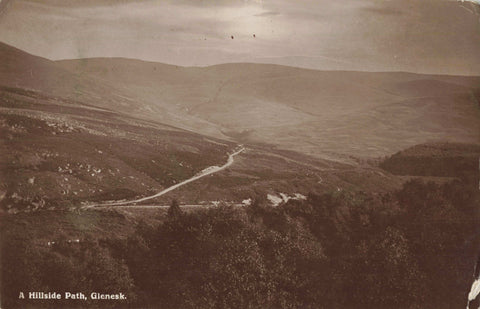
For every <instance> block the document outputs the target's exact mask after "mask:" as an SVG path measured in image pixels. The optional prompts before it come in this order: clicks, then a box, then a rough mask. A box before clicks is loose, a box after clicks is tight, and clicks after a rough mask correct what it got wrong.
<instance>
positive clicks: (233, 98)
mask: <svg viewBox="0 0 480 309" xmlns="http://www.w3.org/2000/svg"><path fill="white" fill-rule="evenodd" d="M57 63H58V65H59V66H61V67H62V68H64V69H66V70H69V71H71V72H74V73H75V74H77V75H80V76H91V77H92V78H95V79H96V80H98V81H99V82H102V83H106V84H108V85H110V86H112V87H117V88H119V89H122V91H124V92H125V93H128V96H129V97H135V98H137V99H139V100H140V101H141V102H142V103H143V104H146V105H145V108H158V107H161V108H163V109H165V110H168V111H169V112H170V113H171V114H175V115H177V116H178V117H179V118H180V119H181V118H182V117H191V118H195V119H201V120H203V121H206V122H208V123H210V124H212V125H214V126H216V127H217V128H218V129H219V130H221V131H222V132H223V133H224V134H226V135H229V136H231V137H232V138H233V139H236V140H242V141H244V142H258V143H270V144H275V145H277V146H280V147H282V148H285V149H292V150H296V151H301V152H304V153H307V154H310V155H315V156H318V157H323V158H328V159H338V158H339V156H338V154H343V155H350V154H352V153H354V154H355V155H358V156H365V157H372V156H378V155H385V154H388V153H392V152H395V151H398V150H400V149H404V148H406V147H409V146H412V145H415V144H419V143H424V142H427V141H441V140H457V141H463V142H476V141H478V140H480V107H479V104H478V98H479V93H480V91H479V89H480V78H479V77H463V76H437V75H420V74H411V73H402V72H399V73H366V72H347V71H315V70H307V69H299V68H293V67H285V66H279V65H266V64H224V65H216V66H211V67H205V68H198V67H190V68H188V67H177V66H171V65H165V64H160V63H153V62H144V61H138V60H131V59H121V58H113V59H103V58H97V59H80V60H66V61H59V62H57ZM195 129H196V130H199V131H200V132H202V131H203V129H202V128H201V127H195Z"/></svg>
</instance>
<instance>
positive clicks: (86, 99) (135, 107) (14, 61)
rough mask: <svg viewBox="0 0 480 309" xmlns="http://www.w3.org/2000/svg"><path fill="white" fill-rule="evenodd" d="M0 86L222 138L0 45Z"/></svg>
mask: <svg viewBox="0 0 480 309" xmlns="http://www.w3.org/2000/svg"><path fill="white" fill-rule="evenodd" d="M0 59H2V61H1V63H0V86H6V87H11V88H17V89H26V90H33V91H36V92H38V93H43V94H46V95H48V96H52V97H58V98H59V99H60V98H61V100H59V102H60V101H65V100H70V101H72V100H73V101H77V102H78V101H79V102H82V103H86V104H90V105H93V106H96V107H101V108H107V109H111V110H115V111H117V112H120V113H123V114H127V115H134V116H135V117H137V118H140V119H147V120H154V121H160V122H162V123H166V124H170V125H174V126H176V127H180V128H184V129H191V130H194V131H198V130H197V129H198V128H202V132H203V133H204V134H208V135H210V136H216V137H223V138H225V136H224V135H223V134H221V132H220V131H219V130H218V129H217V127H216V126H215V125H212V124H210V123H208V122H207V121H204V120H202V119H199V118H196V117H189V116H188V115H181V117H178V116H177V115H175V114H171V113H169V112H168V110H166V109H165V108H164V107H162V106H161V105H159V104H149V103H144V102H142V99H143V96H137V95H135V96H133V97H132V96H130V95H129V94H130V93H131V92H127V91H124V89H123V88H124V87H123V86H122V85H115V84H112V83H107V82H102V81H99V80H98V79H94V78H92V77H91V76H88V75H87V76H86V75H84V74H77V73H76V72H70V71H69V70H65V69H64V68H62V67H61V66H59V65H58V64H57V63H55V62H53V61H50V60H48V59H44V58H41V57H37V56H33V55H30V54H28V53H26V52H24V51H21V50H19V49H16V48H14V47H12V46H9V45H7V44H4V43H1V42H0Z"/></svg>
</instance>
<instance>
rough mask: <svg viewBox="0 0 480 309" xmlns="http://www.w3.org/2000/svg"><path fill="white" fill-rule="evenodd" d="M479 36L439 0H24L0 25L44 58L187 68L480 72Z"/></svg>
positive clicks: (3, 36) (2, 34)
mask: <svg viewBox="0 0 480 309" xmlns="http://www.w3.org/2000/svg"><path fill="white" fill-rule="evenodd" d="M67 3H68V5H67ZM478 29H479V23H478V18H477V17H476V16H474V15H473V14H470V13H469V12H468V11H467V10H465V9H463V8H462V4H461V3H458V2H456V1H443V0H391V1H380V0H342V1H330V0H328V1H327V0H315V1H314V0H298V1H288V0H275V1H272V0H263V1H241V0H238V1H237V0H235V1H234V0H226V1H208V3H205V4H203V2H202V1H194V0H181V1H180V2H178V1H167V0H144V1H121V0H95V1H94V0H81V1H80V0H69V1H66V0H42V1H40V0H30V1H25V0H24V1H15V2H13V3H12V5H11V9H9V12H8V14H5V16H4V18H2V19H0V40H1V41H4V42H6V43H8V44H12V45H14V46H16V47H19V48H21V49H24V50H26V51H29V52H31V53H33V54H38V55H41V56H45V57H47V58H51V59H65V58H80V57H96V56H104V57H117V56H118V57H129V58H140V59H144V60H150V61H158V62H166V63H172V64H177V65H186V66H191V65H211V64H216V63H224V62H248V61H257V60H258V59H274V60H272V61H273V62H275V63H282V61H284V62H283V63H285V64H291V63H296V64H298V65H301V66H306V67H310V68H316V69H344V70H348V69H356V70H373V71H392V70H400V71H417V72H435V73H439V72H440V73H449V74H480V59H479V58H478V55H479V54H480V38H479V35H478ZM253 34H255V38H254V37H253ZM232 35H233V36H234V37H235V39H234V40H232V39H230V36H232ZM292 59H295V60H294V61H293V60H292ZM292 61H293V62H292Z"/></svg>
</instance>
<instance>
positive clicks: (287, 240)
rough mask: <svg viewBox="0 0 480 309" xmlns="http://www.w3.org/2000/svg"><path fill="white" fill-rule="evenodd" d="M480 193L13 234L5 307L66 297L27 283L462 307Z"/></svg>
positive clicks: (234, 303)
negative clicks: (34, 296) (122, 233)
mask: <svg viewBox="0 0 480 309" xmlns="http://www.w3.org/2000/svg"><path fill="white" fill-rule="evenodd" d="M478 205H479V196H478V191H474V190H471V189H470V188H469V187H467V186H465V185H464V183H462V182H460V181H455V182H451V183H448V184H445V185H438V184H434V183H423V182H420V181H410V182H408V183H406V184H405V185H404V187H403V188H402V189H401V190H399V191H398V192H395V193H394V194H387V195H383V196H378V195H371V194H365V193H344V192H335V193H332V194H324V195H314V194H311V195H310V196H309V197H308V199H307V200H306V201H291V202H289V203H287V204H284V205H282V206H279V207H275V208H272V207H267V206H265V205H264V203H263V202H262V201H261V200H256V201H254V203H253V204H252V205H251V206H249V207H247V208H246V209H241V208H233V207H228V206H220V207H217V208H211V209H202V210H198V211H193V212H184V211H182V210H181V209H180V207H178V204H177V203H176V202H175V201H173V202H172V205H171V207H170V209H169V211H168V213H167V215H166V217H165V219H164V220H163V222H162V223H161V224H159V225H157V226H151V225H147V224H144V223H141V224H139V225H138V226H137V228H136V230H135V232H133V233H130V235H129V236H128V237H127V238H117V239H112V238H106V239H100V240H96V239H93V238H92V239H89V238H87V239H82V241H81V242H80V243H78V244H71V243H68V241H66V240H65V239H64V240H61V239H60V240H59V241H57V242H56V244H55V245H52V246H45V245H40V244H38V243H36V242H35V240H34V239H32V238H31V237H23V238H22V237H17V236H13V235H12V234H8V235H7V236H6V237H3V239H2V263H1V264H2V274H1V275H2V283H3V284H2V291H1V292H2V302H3V303H2V308H7V309H8V308H23V307H26V306H28V305H29V304H33V303H34V304H35V306H36V307H45V308H52V307H65V306H66V305H67V303H64V302H58V301H57V302H48V301H43V302H39V301H36V302H33V301H30V302H29V301H25V300H19V299H18V293H19V291H37V290H38V291H45V292H48V291H56V292H63V291H84V292H85V293H89V292H90V291H97V292H110V293H113V292H123V293H126V294H128V301H126V302H106V303H98V302H95V301H92V300H89V301H88V302H80V303H72V302H68V307H72V306H73V307H75V306H79V307H95V306H97V307H105V306H108V305H111V306H113V307H116V308H118V307H122V306H125V307H132V308H222V309H223V308H456V307H461V306H462V305H464V304H465V301H466V295H467V293H468V290H469V286H470V284H471V281H472V277H471V276H472V272H473V267H474V264H475V261H476V254H477V249H478V245H479V243H478V235H479V230H478V227H477V225H478V224H476V223H478V210H477V207H478Z"/></svg>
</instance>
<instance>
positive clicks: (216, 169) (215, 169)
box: [84, 147, 245, 208]
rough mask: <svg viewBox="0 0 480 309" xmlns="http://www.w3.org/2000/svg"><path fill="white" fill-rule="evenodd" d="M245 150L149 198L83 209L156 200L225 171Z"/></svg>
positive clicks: (240, 150) (238, 151)
mask: <svg viewBox="0 0 480 309" xmlns="http://www.w3.org/2000/svg"><path fill="white" fill-rule="evenodd" d="M244 150H245V148H243V147H241V148H240V149H239V150H237V151H235V152H234V153H232V154H230V155H229V156H228V161H227V163H225V164H224V165H222V166H210V167H207V168H205V169H204V170H203V171H202V172H200V174H197V175H195V176H193V177H191V178H188V179H187V180H184V181H182V182H179V183H177V184H175V185H173V186H171V187H168V188H166V189H164V190H162V191H160V192H158V193H156V194H154V195H150V196H146V197H142V198H139V199H136V200H131V201H120V202H111V203H102V204H94V205H87V206H85V207H84V208H91V207H101V206H121V205H126V204H135V203H140V202H143V201H148V200H151V199H154V198H157V197H159V196H162V195H164V194H166V193H168V192H170V191H173V190H175V189H177V188H179V187H181V186H184V185H186V184H187V183H190V182H193V181H195V180H198V179H200V178H202V177H205V176H208V175H211V174H214V173H218V172H220V171H222V170H224V169H226V168H227V167H229V166H230V165H232V164H233V162H234V159H233V158H234V157H235V156H236V155H238V154H239V153H241V152H242V151H244Z"/></svg>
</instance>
